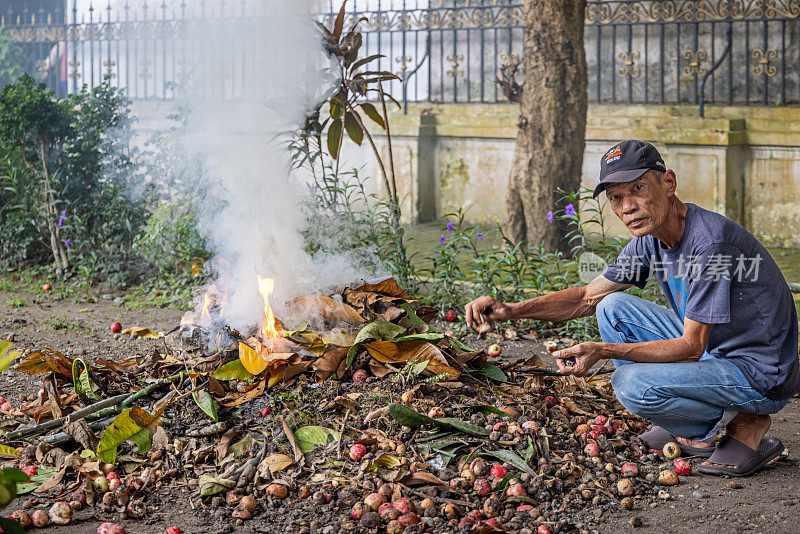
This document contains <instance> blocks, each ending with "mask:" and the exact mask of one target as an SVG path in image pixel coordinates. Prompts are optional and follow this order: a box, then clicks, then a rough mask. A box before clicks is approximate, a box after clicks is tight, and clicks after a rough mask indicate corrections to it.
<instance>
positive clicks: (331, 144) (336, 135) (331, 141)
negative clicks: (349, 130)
mask: <svg viewBox="0 0 800 534" xmlns="http://www.w3.org/2000/svg"><path fill="white" fill-rule="evenodd" d="M341 139H342V119H335V120H334V121H333V122H332V123H331V126H330V128H328V152H329V153H330V155H331V157H332V158H333V159H337V158H338V157H339V143H340V142H341Z"/></svg>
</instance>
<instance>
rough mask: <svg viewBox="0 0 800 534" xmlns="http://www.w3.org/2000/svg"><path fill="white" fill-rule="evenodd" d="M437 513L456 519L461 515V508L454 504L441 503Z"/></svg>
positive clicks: (446, 517)
mask: <svg viewBox="0 0 800 534" xmlns="http://www.w3.org/2000/svg"><path fill="white" fill-rule="evenodd" d="M439 513H440V514H441V515H442V517H443V518H445V519H458V518H459V517H461V508H459V507H458V506H456V505H455V504H449V503H448V504H443V505H442V506H441V507H440V508H439Z"/></svg>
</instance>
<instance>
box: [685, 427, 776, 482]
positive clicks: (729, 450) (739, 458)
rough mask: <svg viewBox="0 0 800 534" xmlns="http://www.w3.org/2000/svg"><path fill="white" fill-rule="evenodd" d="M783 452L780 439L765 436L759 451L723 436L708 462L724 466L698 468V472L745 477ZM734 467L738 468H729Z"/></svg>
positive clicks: (700, 466)
mask: <svg viewBox="0 0 800 534" xmlns="http://www.w3.org/2000/svg"><path fill="white" fill-rule="evenodd" d="M782 452H783V443H781V440H779V439H778V438H773V437H772V436H764V438H763V439H762V440H761V443H759V444H758V450H757V451H753V449H751V448H750V447H748V446H747V445H745V444H744V443H742V442H741V441H739V440H738V439H735V438H732V437H730V436H723V438H722V439H721V440H720V441H719V444H718V445H717V450H715V451H714V454H712V455H711V457H709V459H708V461H710V462H714V463H715V464H724V465H703V464H700V465H698V466H697V471H698V472H700V473H705V474H706V475H730V476H733V477H744V476H747V475H752V474H753V473H755V472H756V471H758V470H759V469H761V468H762V467H764V466H765V465H767V464H768V463H770V462H771V461H772V460H774V459H775V458H777V457H778V456H780V455H781V453H782ZM729 465H733V466H736V467H727V466H729Z"/></svg>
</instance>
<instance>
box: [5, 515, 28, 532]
mask: <svg viewBox="0 0 800 534" xmlns="http://www.w3.org/2000/svg"><path fill="white" fill-rule="evenodd" d="M0 530H2V532H5V533H6V534H25V529H24V528H22V525H20V524H19V523H17V522H16V521H14V520H13V519H6V518H5V517H0Z"/></svg>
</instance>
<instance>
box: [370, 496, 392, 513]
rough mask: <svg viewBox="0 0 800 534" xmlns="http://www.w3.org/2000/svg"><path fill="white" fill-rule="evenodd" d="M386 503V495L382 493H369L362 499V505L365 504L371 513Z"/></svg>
mask: <svg viewBox="0 0 800 534" xmlns="http://www.w3.org/2000/svg"><path fill="white" fill-rule="evenodd" d="M386 501H387V499H386V495H384V494H383V493H370V494H369V495H367V496H366V497H365V498H364V504H366V505H367V506H368V507H369V509H370V510H371V511H373V512H377V511H378V510H379V509H380V507H381V505H382V504H385V503H386Z"/></svg>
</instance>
